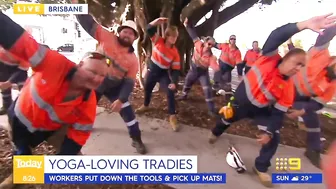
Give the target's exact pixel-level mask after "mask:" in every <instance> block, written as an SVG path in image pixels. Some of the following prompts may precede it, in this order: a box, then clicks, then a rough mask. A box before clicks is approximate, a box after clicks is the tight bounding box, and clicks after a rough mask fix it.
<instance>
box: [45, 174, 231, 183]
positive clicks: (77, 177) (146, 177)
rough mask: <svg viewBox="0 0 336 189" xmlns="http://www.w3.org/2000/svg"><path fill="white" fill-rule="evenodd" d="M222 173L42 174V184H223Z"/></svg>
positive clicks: (223, 177)
mask: <svg viewBox="0 0 336 189" xmlns="http://www.w3.org/2000/svg"><path fill="white" fill-rule="evenodd" d="M225 183H226V174H223V173H192V174H96V173H94V174H73V173H72V174H64V173H63V174H57V173H53V174H47V173H45V174H44V184H225Z"/></svg>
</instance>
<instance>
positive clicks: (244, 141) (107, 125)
mask: <svg viewBox="0 0 336 189" xmlns="http://www.w3.org/2000/svg"><path fill="white" fill-rule="evenodd" d="M0 99H1V98H0ZM0 101H1V100H0ZM0 103H1V102H0ZM138 120H139V122H140V127H141V130H142V132H143V141H144V143H145V144H146V146H147V148H148V151H149V153H148V155H197V156H198V172H205V173H206V172H209V173H210V172H211V173H226V174H227V184H225V185H172V186H173V187H175V188H177V189H222V188H234V189H246V188H248V189H259V188H264V187H263V186H262V185H261V184H260V183H259V181H258V178H257V177H256V176H255V175H254V174H253V173H252V171H251V167H252V166H253V162H254V159H255V157H256V156H257V155H258V152H259V148H260V145H259V144H257V143H256V142H255V140H253V139H249V138H245V137H239V136H234V135H227V134H224V135H222V137H221V138H220V140H218V142H217V143H216V144H214V145H210V144H208V142H207V136H208V132H209V131H208V130H205V129H200V128H195V127H189V126H183V127H182V129H181V131H180V132H177V133H175V132H173V131H172V130H171V129H170V126H169V124H168V123H167V122H166V121H163V120H158V119H152V118H148V117H139V118H138ZM0 125H2V126H6V125H7V118H6V116H0ZM95 128H96V130H95V131H94V132H93V133H92V135H91V137H90V139H89V141H88V142H87V144H86V145H85V147H84V149H83V153H84V154H87V155H137V154H136V153H135V149H134V148H133V147H131V145H130V143H131V140H130V138H129V136H128V133H127V128H126V126H125V124H124V123H123V121H122V119H121V118H120V116H119V114H107V113H104V112H103V113H101V114H99V115H98V116H97V119H96V122H95ZM229 144H234V146H235V147H236V149H237V150H238V151H239V153H240V155H241V156H242V158H243V161H244V162H245V164H246V165H247V168H248V171H247V173H244V174H238V173H236V171H235V170H234V169H232V168H231V167H229V166H228V164H227V163H226V160H225V157H226V153H227V149H228V146H229ZM303 152H304V150H303V149H298V148H293V147H288V146H280V147H279V149H278V152H277V155H276V156H275V158H276V157H284V158H285V157H287V158H289V157H298V158H301V164H302V170H301V171H300V172H302V173H315V172H316V173H318V172H320V170H318V169H317V168H315V167H313V166H312V165H311V164H310V163H309V162H308V160H307V159H306V158H305V157H304V156H303ZM272 164H273V165H275V160H274V161H272ZM270 172H276V171H275V167H272V169H271V170H270ZM303 187H304V188H307V189H322V188H325V187H324V185H322V184H304V185H302V184H296V185H288V184H283V185H276V186H275V187H274V188H281V189H284V188H286V189H299V188H303Z"/></svg>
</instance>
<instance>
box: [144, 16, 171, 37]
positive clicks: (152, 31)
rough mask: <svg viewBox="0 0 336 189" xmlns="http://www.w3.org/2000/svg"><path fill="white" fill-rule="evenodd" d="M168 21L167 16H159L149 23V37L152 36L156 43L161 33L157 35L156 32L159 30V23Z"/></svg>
mask: <svg viewBox="0 0 336 189" xmlns="http://www.w3.org/2000/svg"><path fill="white" fill-rule="evenodd" d="M167 21H168V18H165V17H160V18H157V19H155V20H153V21H152V22H150V23H149V24H148V25H147V28H146V30H147V33H148V35H149V37H150V38H151V40H152V41H153V42H154V43H155V42H156V41H158V38H159V37H160V36H159V35H155V34H156V32H157V29H156V27H157V26H158V25H161V24H163V23H165V22H167Z"/></svg>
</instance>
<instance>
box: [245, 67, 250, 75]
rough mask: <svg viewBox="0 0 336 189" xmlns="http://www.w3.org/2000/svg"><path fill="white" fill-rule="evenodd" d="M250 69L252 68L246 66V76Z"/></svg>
mask: <svg viewBox="0 0 336 189" xmlns="http://www.w3.org/2000/svg"><path fill="white" fill-rule="evenodd" d="M250 69H251V67H249V66H245V70H244V73H245V75H246V74H247V72H248V71H250Z"/></svg>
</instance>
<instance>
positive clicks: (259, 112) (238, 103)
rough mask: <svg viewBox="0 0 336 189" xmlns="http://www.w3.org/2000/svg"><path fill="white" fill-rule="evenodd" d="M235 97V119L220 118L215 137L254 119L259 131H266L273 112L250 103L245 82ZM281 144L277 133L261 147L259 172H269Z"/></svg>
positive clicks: (215, 129)
mask: <svg viewBox="0 0 336 189" xmlns="http://www.w3.org/2000/svg"><path fill="white" fill-rule="evenodd" d="M234 97H235V100H234V102H233V107H234V116H233V118H231V119H229V120H226V119H224V118H222V117H218V118H217V121H216V126H215V127H214V128H213V129H212V133H213V134H214V135H215V136H220V135H221V134H222V133H224V131H225V130H226V129H228V128H229V127H230V125H231V124H232V123H234V122H236V121H239V120H241V119H244V118H252V119H253V120H254V122H255V123H256V124H257V126H258V129H259V130H266V128H267V127H266V126H267V125H269V124H270V122H271V121H272V120H270V119H269V118H270V116H271V111H270V109H269V108H258V107H256V106H254V105H252V104H251V103H248V99H247V96H246V91H245V84H244V82H241V83H240V84H239V85H238V88H237V90H236V92H235V96H234ZM279 143H280V132H279V131H276V132H275V134H274V135H273V137H272V139H271V140H270V142H269V143H268V144H266V145H263V146H262V147H261V149H260V152H259V156H258V157H257V158H256V160H255V167H256V169H257V170H258V171H260V172H266V171H267V170H268V167H270V166H271V159H272V157H273V156H274V155H275V153H276V151H277V148H278V145H279Z"/></svg>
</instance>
